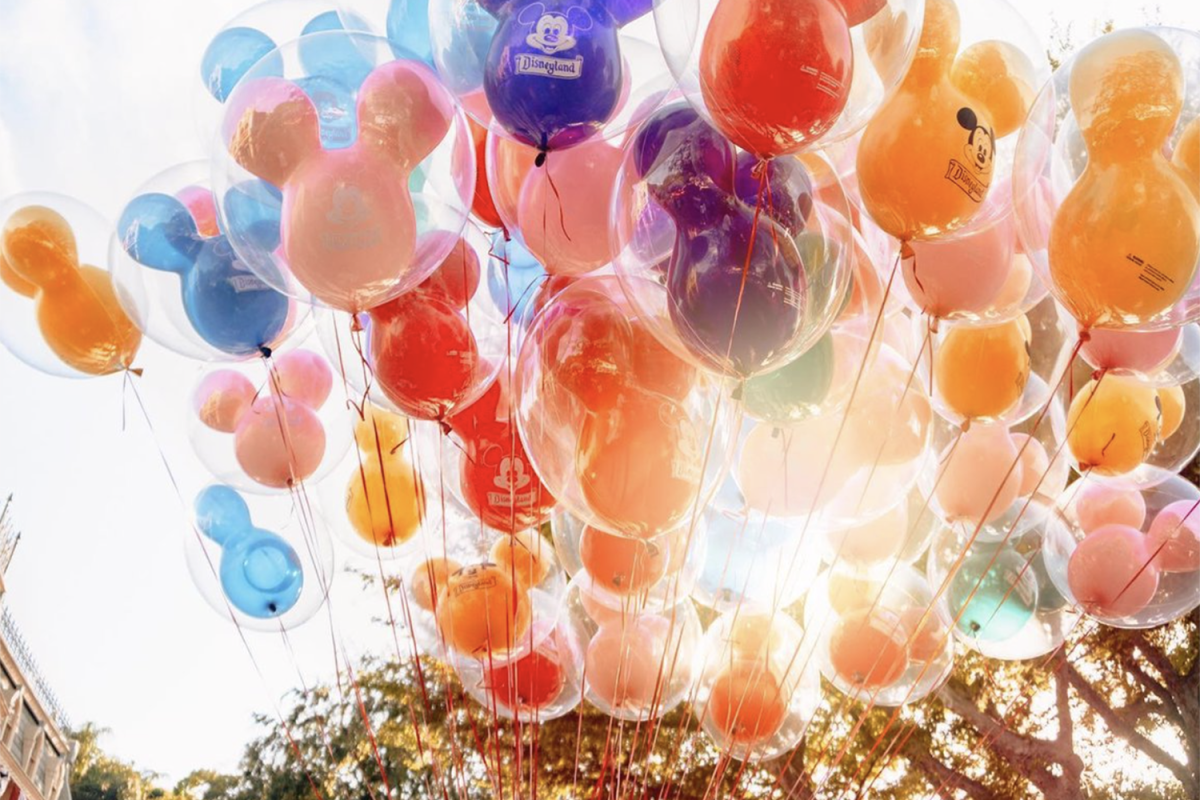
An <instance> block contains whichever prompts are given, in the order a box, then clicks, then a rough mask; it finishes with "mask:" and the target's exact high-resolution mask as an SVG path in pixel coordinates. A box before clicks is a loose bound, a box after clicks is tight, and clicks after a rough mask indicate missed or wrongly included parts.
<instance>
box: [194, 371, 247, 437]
mask: <svg viewBox="0 0 1200 800" xmlns="http://www.w3.org/2000/svg"><path fill="white" fill-rule="evenodd" d="M253 402H254V384H252V383H251V382H250V379H249V378H247V377H246V376H245V375H243V374H242V373H240V372H234V371H233V370H228V369H223V370H217V371H216V372H212V373H209V374H208V375H205V376H204V378H203V380H201V381H200V385H199V386H197V387H196V391H195V393H194V394H193V395H192V404H193V407H194V408H195V411H196V415H197V416H198V417H200V421H201V422H203V423H204V424H205V425H207V426H208V427H210V428H212V429H213V430H215V431H220V432H221V433H233V432H234V431H236V430H237V426H238V422H239V421H240V420H241V419H242V417H243V416H245V415H246V412H247V411H249V410H250V404H251V403H253Z"/></svg>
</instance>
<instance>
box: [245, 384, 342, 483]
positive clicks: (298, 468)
mask: <svg viewBox="0 0 1200 800" xmlns="http://www.w3.org/2000/svg"><path fill="white" fill-rule="evenodd" d="M233 446H234V454H235V455H236V456H237V461H238V464H239V465H240V466H241V468H242V471H243V472H245V473H246V474H247V475H249V476H250V478H251V479H253V480H254V481H255V482H257V483H260V484H262V485H263V486H269V487H271V488H272V489H286V488H288V487H291V486H294V485H295V484H297V483H300V482H301V481H304V480H306V479H308V478H309V477H311V476H312V474H313V473H314V472H316V471H317V467H319V466H320V465H321V460H322V459H323V458H324V457H325V428H324V426H322V425H321V420H320V419H319V418H318V417H317V415H316V413H314V412H313V410H312V409H311V408H309V407H308V406H306V405H304V404H303V403H299V402H296V401H294V400H289V399H288V398H286V397H282V398H281V397H275V396H273V395H263V396H261V397H259V398H258V399H257V400H255V401H254V403H253V404H251V406H250V410H249V411H248V412H247V413H246V414H245V415H243V416H242V418H241V421H240V422H238V426H237V430H236V431H234V435H233Z"/></svg>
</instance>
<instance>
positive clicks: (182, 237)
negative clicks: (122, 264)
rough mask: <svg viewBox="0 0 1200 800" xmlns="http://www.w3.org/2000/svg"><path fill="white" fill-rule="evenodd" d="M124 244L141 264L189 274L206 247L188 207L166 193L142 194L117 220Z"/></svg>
mask: <svg viewBox="0 0 1200 800" xmlns="http://www.w3.org/2000/svg"><path fill="white" fill-rule="evenodd" d="M117 233H118V234H120V236H121V246H122V247H124V248H125V252H126V253H128V254H129V256H130V257H131V258H132V259H133V260H134V261H136V262H138V263H139V264H142V265H144V266H147V267H150V268H151V269H161V270H166V271H167V272H178V273H181V274H182V273H185V272H187V271H188V270H189V269H191V268H192V266H193V265H194V264H195V263H196V256H197V255H199V253H200V249H201V248H202V247H203V241H202V240H201V237H200V231H199V229H197V228H196V221H195V219H193V217H192V214H191V212H190V211H188V209H187V206H185V205H184V204H183V203H181V202H179V201H178V200H176V199H175V198H174V197H171V196H170V195H166V194H157V193H155V194H143V195H138V196H137V197H135V198H133V200H131V201H130V202H129V205H127V206H125V210H124V211H123V212H122V213H121V218H120V219H119V220H118V221H117Z"/></svg>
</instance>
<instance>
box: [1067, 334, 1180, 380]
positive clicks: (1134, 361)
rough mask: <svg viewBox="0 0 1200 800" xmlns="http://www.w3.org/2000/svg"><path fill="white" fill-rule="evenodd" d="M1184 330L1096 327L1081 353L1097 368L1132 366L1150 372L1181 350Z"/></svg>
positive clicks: (1108, 368) (1142, 371) (1127, 367)
mask: <svg viewBox="0 0 1200 800" xmlns="http://www.w3.org/2000/svg"><path fill="white" fill-rule="evenodd" d="M1180 335H1181V331H1180V330H1179V328H1169V329H1167V330H1161V331H1124V330H1107V329H1105V328H1096V329H1095V330H1093V331H1091V332H1090V333H1089V334H1088V337H1087V341H1086V342H1084V343H1083V346H1082V347H1081V348H1080V349H1079V354H1080V355H1082V356H1083V357H1084V359H1085V360H1086V361H1087V362H1088V363H1089V364H1091V365H1092V366H1093V367H1095V368H1096V369H1103V370H1111V369H1129V370H1134V371H1136V372H1141V373H1145V374H1150V373H1152V372H1156V371H1157V370H1158V369H1159V368H1161V367H1163V366H1166V364H1167V362H1168V361H1170V360H1171V359H1172V358H1174V357H1175V354H1176V353H1178V352H1179V343H1180Z"/></svg>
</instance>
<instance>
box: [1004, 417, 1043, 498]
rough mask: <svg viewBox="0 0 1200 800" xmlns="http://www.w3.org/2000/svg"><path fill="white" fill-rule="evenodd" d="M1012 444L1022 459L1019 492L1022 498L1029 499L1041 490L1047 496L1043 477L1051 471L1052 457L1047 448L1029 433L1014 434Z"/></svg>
mask: <svg viewBox="0 0 1200 800" xmlns="http://www.w3.org/2000/svg"><path fill="white" fill-rule="evenodd" d="M1012 442H1013V447H1015V448H1017V452H1018V453H1020V458H1021V488H1020V489H1018V490H1017V491H1018V493H1019V494H1020V495H1021V497H1029V495H1031V494H1033V493H1034V492H1036V491H1038V490H1039V489H1040V490H1041V492H1042V493H1043V494H1047V491H1046V490H1047V486H1046V482H1045V480H1043V476H1045V475H1046V473H1047V472H1048V471H1049V470H1050V455H1049V453H1047V452H1046V448H1045V447H1043V446H1042V443H1041V442H1039V441H1038V440H1037V439H1033V438H1031V437H1030V436H1029V434H1027V433H1014V434H1013V435H1012ZM1026 442H1028V444H1026Z"/></svg>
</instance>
